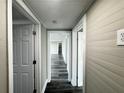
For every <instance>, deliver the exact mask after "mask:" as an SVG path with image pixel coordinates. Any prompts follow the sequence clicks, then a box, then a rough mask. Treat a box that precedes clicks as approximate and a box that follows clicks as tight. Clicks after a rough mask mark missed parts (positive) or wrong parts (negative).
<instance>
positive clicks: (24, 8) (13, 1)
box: [7, 0, 41, 93]
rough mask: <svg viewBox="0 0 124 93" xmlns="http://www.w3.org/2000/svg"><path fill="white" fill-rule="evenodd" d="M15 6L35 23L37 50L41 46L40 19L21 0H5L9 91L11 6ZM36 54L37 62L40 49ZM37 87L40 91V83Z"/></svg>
mask: <svg viewBox="0 0 124 93" xmlns="http://www.w3.org/2000/svg"><path fill="white" fill-rule="evenodd" d="M13 5H14V6H15V7H17V8H18V9H19V10H20V12H22V13H23V14H24V15H25V16H27V17H28V18H29V19H30V20H31V21H32V22H33V23H34V24H35V25H37V32H38V33H37V34H38V35H37V39H38V43H37V44H38V45H37V47H38V50H37V51H40V47H41V33H40V31H41V24H40V21H39V20H38V19H37V18H36V16H34V14H33V13H32V12H31V11H30V9H29V8H28V7H27V6H26V5H25V3H24V2H23V1H22V0H8V1H7V23H8V27H7V31H8V38H7V39H8V74H9V75H8V83H9V84H8V91H9V93H13V92H14V91H13V28H12V25H13V20H12V6H13ZM37 55H38V61H39V62H38V63H41V51H40V52H37ZM40 68H41V67H40V65H39V68H38V73H40V72H39V71H40ZM38 75H39V76H38V79H41V78H40V74H38ZM39 81H41V80H39ZM38 88H39V91H41V89H40V85H39V84H38Z"/></svg>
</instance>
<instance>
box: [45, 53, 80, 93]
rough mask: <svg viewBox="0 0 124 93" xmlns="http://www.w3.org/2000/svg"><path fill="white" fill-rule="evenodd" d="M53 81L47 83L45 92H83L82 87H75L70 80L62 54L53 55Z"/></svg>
mask: <svg viewBox="0 0 124 93" xmlns="http://www.w3.org/2000/svg"><path fill="white" fill-rule="evenodd" d="M51 63H52V67H51V69H52V73H51V75H52V78H51V79H52V81H51V82H50V83H48V84H47V87H46V90H45V93H82V88H79V87H73V86H72V85H71V82H68V72H67V66H66V64H65V63H64V60H63V57H62V55H52V62H51Z"/></svg>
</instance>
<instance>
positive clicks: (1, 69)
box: [0, 0, 7, 93]
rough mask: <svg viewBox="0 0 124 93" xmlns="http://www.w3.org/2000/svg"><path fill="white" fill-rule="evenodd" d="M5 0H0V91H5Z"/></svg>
mask: <svg viewBox="0 0 124 93" xmlns="http://www.w3.org/2000/svg"><path fill="white" fill-rule="evenodd" d="M6 4H7V3H6V0H0V93H7V54H6V51H7V48H6V41H7V39H6V32H7V31H6Z"/></svg>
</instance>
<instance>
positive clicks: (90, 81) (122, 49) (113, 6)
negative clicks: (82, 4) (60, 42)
mask: <svg viewBox="0 0 124 93" xmlns="http://www.w3.org/2000/svg"><path fill="white" fill-rule="evenodd" d="M119 29H124V0H96V2H95V3H94V4H93V5H92V7H91V8H90V9H89V10H88V12H87V57H86V93H124V46H117V45H116V38H117V30H119Z"/></svg>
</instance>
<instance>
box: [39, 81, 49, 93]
mask: <svg viewBox="0 0 124 93" xmlns="http://www.w3.org/2000/svg"><path fill="white" fill-rule="evenodd" d="M47 83H48V79H47V80H46V81H45V83H44V86H43V89H42V91H41V93H44V92H45V89H46V86H47Z"/></svg>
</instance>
